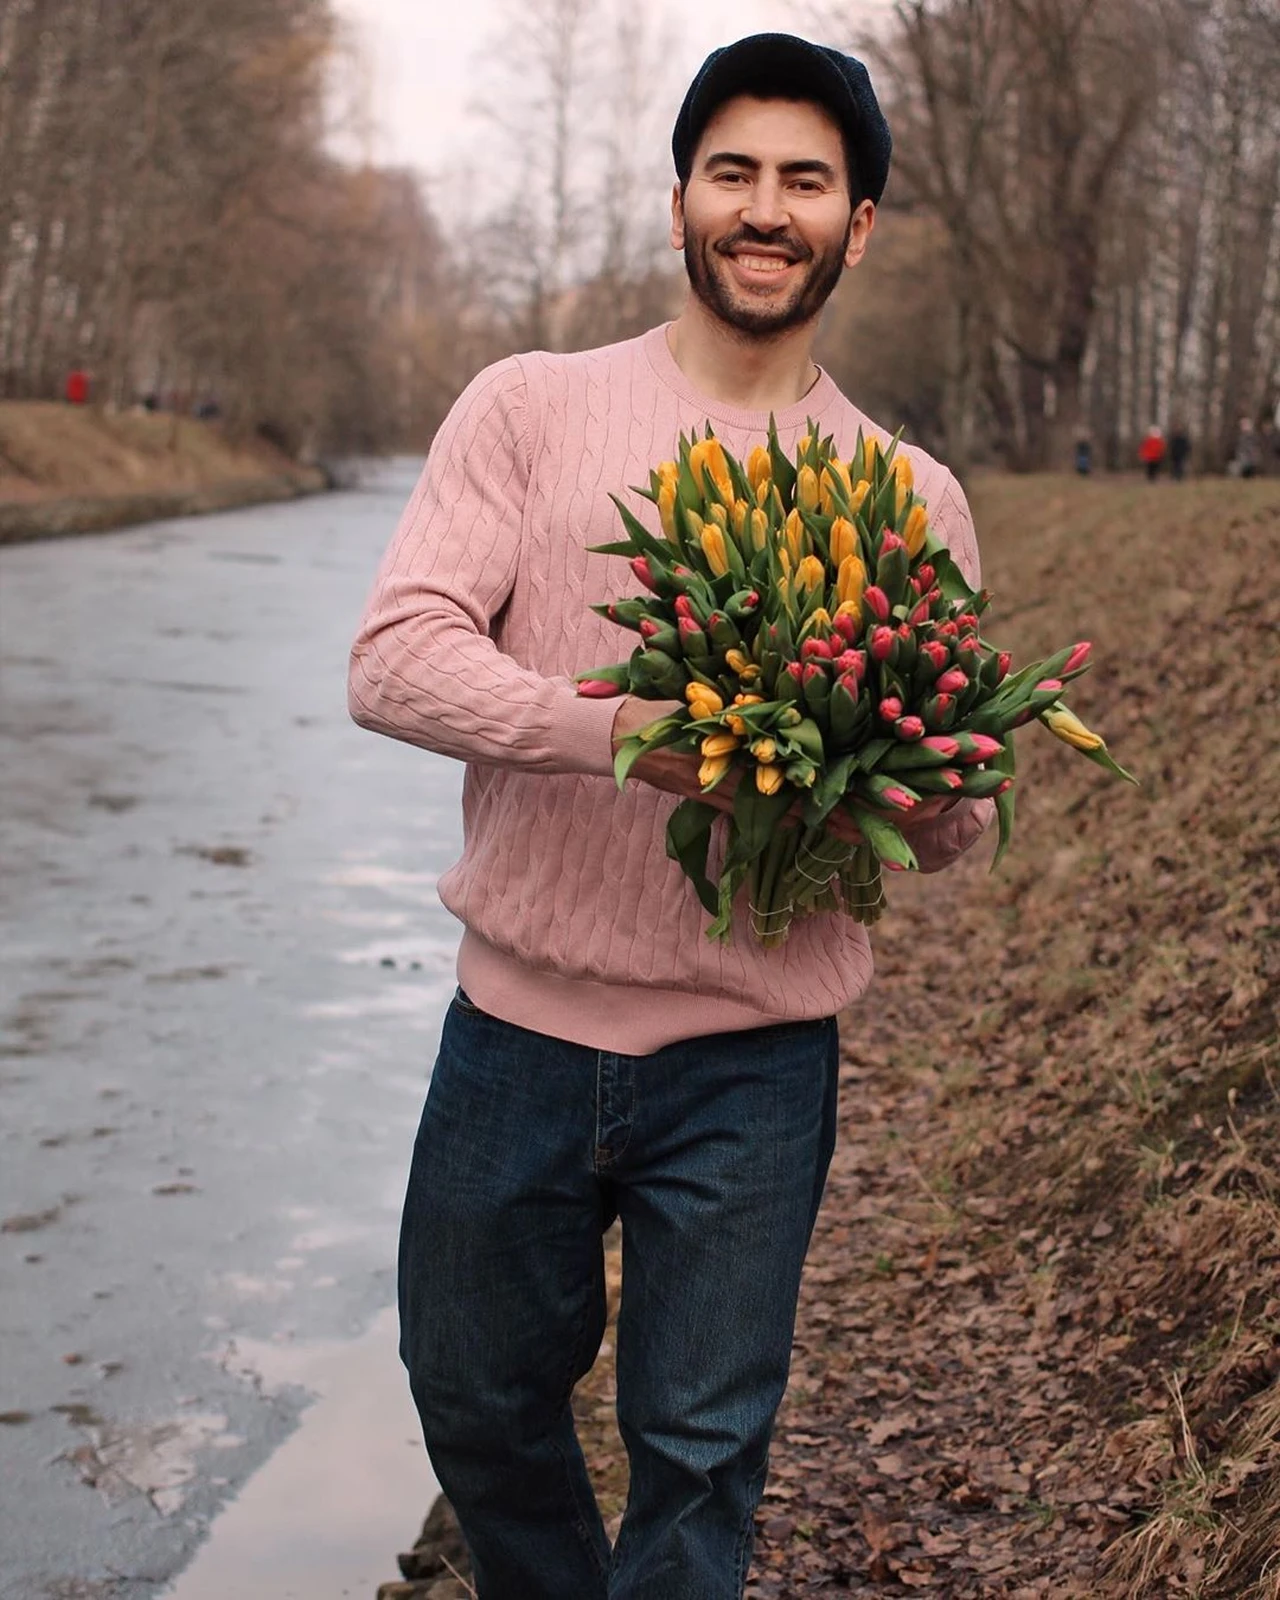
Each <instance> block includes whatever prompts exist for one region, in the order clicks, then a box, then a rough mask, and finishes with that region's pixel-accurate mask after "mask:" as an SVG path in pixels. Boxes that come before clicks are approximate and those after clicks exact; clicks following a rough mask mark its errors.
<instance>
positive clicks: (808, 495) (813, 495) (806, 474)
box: [796, 467, 822, 511]
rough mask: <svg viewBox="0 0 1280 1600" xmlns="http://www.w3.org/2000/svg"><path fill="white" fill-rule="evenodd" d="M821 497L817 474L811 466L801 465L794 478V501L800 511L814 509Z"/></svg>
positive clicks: (816, 507)
mask: <svg viewBox="0 0 1280 1600" xmlns="http://www.w3.org/2000/svg"><path fill="white" fill-rule="evenodd" d="M821 499H822V490H821V487H820V485H819V483H818V474H817V473H816V472H815V471H814V470H813V468H812V467H801V468H800V472H799V474H798V476H797V478H796V503H797V505H798V506H799V507H800V509H801V510H802V511H816V510H817V509H818V506H819V503H820V501H821Z"/></svg>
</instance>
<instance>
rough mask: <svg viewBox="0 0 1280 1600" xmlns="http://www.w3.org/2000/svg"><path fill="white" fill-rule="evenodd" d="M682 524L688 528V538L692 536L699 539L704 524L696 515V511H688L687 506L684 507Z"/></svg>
mask: <svg viewBox="0 0 1280 1600" xmlns="http://www.w3.org/2000/svg"><path fill="white" fill-rule="evenodd" d="M684 525H685V527H686V528H687V529H688V530H689V536H690V538H693V539H701V538H702V529H703V527H704V526H705V524H704V523H703V521H702V518H701V517H700V516H699V515H698V513H697V512H696V511H690V510H689V509H688V507H687V506H686V507H685V513H684Z"/></svg>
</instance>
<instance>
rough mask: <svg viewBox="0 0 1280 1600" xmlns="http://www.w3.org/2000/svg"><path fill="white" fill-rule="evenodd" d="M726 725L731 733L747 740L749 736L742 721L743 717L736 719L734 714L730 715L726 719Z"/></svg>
mask: <svg viewBox="0 0 1280 1600" xmlns="http://www.w3.org/2000/svg"><path fill="white" fill-rule="evenodd" d="M724 725H725V727H726V728H728V730H729V731H730V733H736V734H737V735H738V737H739V739H745V738H746V736H747V725H746V723H745V722H744V721H743V720H742V718H741V717H735V716H734V715H733V714H732V713H730V714H729V715H728V716H726V717H725V719H724Z"/></svg>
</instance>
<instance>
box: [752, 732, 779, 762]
mask: <svg viewBox="0 0 1280 1600" xmlns="http://www.w3.org/2000/svg"><path fill="white" fill-rule="evenodd" d="M750 750H751V754H752V755H753V756H754V757H755V758H756V760H757V761H760V762H763V763H764V764H765V765H766V766H767V765H768V764H769V763H770V762H771V761H776V760H777V757H778V746H777V744H776V743H775V742H774V740H772V739H754V740H752V742H751V745H750Z"/></svg>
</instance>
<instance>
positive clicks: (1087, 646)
mask: <svg viewBox="0 0 1280 1600" xmlns="http://www.w3.org/2000/svg"><path fill="white" fill-rule="evenodd" d="M1092 649H1093V645H1092V643H1091V642H1090V641H1089V640H1088V639H1085V640H1084V641H1083V642H1082V643H1080V644H1078V645H1076V646H1075V648H1074V649H1073V650H1072V652H1071V654H1070V655H1069V656H1068V657H1067V661H1066V665H1065V666H1064V667H1063V669H1062V670H1063V671H1064V672H1079V670H1080V668H1081V667H1082V666H1084V664H1085V662H1086V661H1087V660H1088V659H1089V652H1090V651H1091V650H1092Z"/></svg>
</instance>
